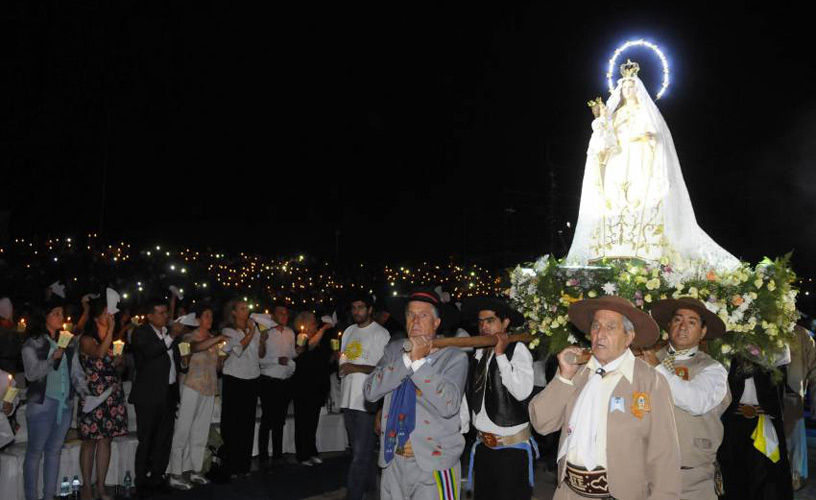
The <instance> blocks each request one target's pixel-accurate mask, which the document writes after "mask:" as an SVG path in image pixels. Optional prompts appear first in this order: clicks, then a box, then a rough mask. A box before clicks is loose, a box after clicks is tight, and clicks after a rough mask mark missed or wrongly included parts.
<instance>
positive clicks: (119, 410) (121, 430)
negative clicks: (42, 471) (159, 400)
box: [77, 301, 128, 500]
mask: <svg viewBox="0 0 816 500" xmlns="http://www.w3.org/2000/svg"><path fill="white" fill-rule="evenodd" d="M91 317H92V318H93V320H92V321H89V322H88V325H87V326H86V327H85V332H84V333H83V335H82V337H81V338H80V355H79V361H80V364H81V365H82V369H83V370H84V371H85V377H86V379H87V381H88V389H89V391H90V394H89V395H88V396H83V397H81V398H80V400H79V408H78V410H77V426H78V427H79V436H80V438H82V447H81V448H80V455H79V457H80V458H79V466H80V469H81V471H82V481H83V482H82V498H83V499H86V498H101V499H102V500H113V499H112V497H110V496H109V495H107V494H106V492H105V477H106V476H107V475H108V466H109V465H110V455H111V440H112V439H113V438H114V437H116V436H122V435H125V434H127V432H128V420H127V406H126V405H125V393H124V391H123V390H122V383H121V380H120V377H121V371H122V368H123V366H124V365H123V363H122V356H121V355H119V356H114V355H113V348H112V344H113V332H114V329H115V327H116V323H115V321H114V319H113V316H112V315H111V314H109V313H108V310H107V308H106V307H105V305H104V304H103V303H102V301H96V302H95V303H93V304H92V305H91ZM94 455H95V456H96V493H97V494H96V495H94V494H93V488H92V484H91V475H92V470H93V464H94Z"/></svg>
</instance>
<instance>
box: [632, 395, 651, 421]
mask: <svg viewBox="0 0 816 500" xmlns="http://www.w3.org/2000/svg"><path fill="white" fill-rule="evenodd" d="M650 411H652V403H651V401H650V400H649V393H647V392H635V393H632V414H633V415H634V416H636V417H637V418H643V414H644V413H645V412H650Z"/></svg>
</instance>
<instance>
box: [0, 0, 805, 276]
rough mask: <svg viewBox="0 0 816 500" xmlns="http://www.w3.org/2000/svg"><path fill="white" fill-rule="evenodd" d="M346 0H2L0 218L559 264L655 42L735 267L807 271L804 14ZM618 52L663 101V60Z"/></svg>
mask: <svg viewBox="0 0 816 500" xmlns="http://www.w3.org/2000/svg"><path fill="white" fill-rule="evenodd" d="M277 3H283V2H277ZM352 3H353V2H352ZM261 4H264V5H263V6H262V5H261ZM339 4H340V3H339V2H336V3H334V5H332V6H329V5H321V4H319V3H312V2H289V3H286V5H281V6H272V5H275V3H272V2H213V1H208V0H204V1H200V0H198V1H194V2H182V1H179V2H143V1H138V2H137V1H121V2H120V1H99V2H94V1H76V2H73V1H72V2H32V1H30V0H29V1H21V2H10V3H9V4H8V5H4V9H3V17H4V21H3V26H2V31H3V33H4V36H3V39H4V43H3V45H4V47H3V49H2V50H3V57H2V61H3V65H2V81H3V84H2V85H3V87H4V89H5V90H4V91H3V96H4V100H5V105H4V106H3V112H2V116H1V117H0V122H2V130H0V132H2V134H1V135H0V153H1V154H2V156H0V162H2V163H1V164H0V186H2V196H0V228H2V226H4V225H5V228H2V229H4V230H5V231H6V232H7V233H8V234H10V235H11V236H12V237H14V236H18V235H20V236H28V235H41V236H45V235H50V236H66V235H70V234H81V233H86V232H89V231H94V232H99V230H100V225H101V232H102V234H103V238H105V239H113V238H120V237H126V238H128V239H130V240H132V241H136V242H141V243H145V244H150V243H155V242H167V243H174V244H186V243H189V244H194V245H197V246H198V247H201V248H205V247H210V248H212V249H215V250H227V251H234V250H248V251H258V252H268V253H273V254H279V253H300V252H307V253H310V254H313V255H317V256H320V257H325V258H329V259H333V258H334V259H337V258H339V260H340V261H341V262H352V261H358V260H367V261H371V260H377V261H389V262H400V261H405V262H409V261H418V260H423V259H446V258H448V257H450V256H453V257H454V258H457V259H464V260H471V261H472V260H477V261H482V262H485V263H486V264H488V265H491V266H496V267H498V266H509V265H512V264H514V263H516V262H520V261H522V260H528V259H531V258H533V257H535V256H537V255H541V254H544V253H548V252H554V253H556V254H559V255H563V254H564V253H566V250H567V248H568V245H569V242H570V240H571V233H570V232H569V229H568V228H567V227H566V223H567V222H573V223H574V222H575V220H576V218H577V211H578V202H579V196H580V187H581V178H582V176H583V166H584V161H585V152H586V147H587V141H588V139H589V135H590V132H591V130H590V122H591V119H592V116H591V114H590V112H589V110H588V109H587V107H586V104H585V103H586V101H587V100H588V99H590V98H593V97H594V96H597V95H601V93H603V95H606V93H605V88H606V83H605V79H604V73H605V66H606V61H607V59H608V58H609V56H610V54H611V53H612V52H613V50H614V48H615V47H616V46H617V45H619V44H620V43H622V42H624V41H625V40H627V39H634V38H641V37H642V38H646V39H648V40H650V41H653V42H654V43H657V44H658V45H660V46H661V47H662V48H663V49H664V50H665V52H666V54H667V56H668V57H669V60H670V64H671V68H672V72H673V77H672V84H671V87H670V88H669V90H668V92H667V94H666V96H665V97H664V98H663V99H662V100H661V101H659V102H658V106H659V107H660V109H661V112H662V113H663V115H664V117H665V119H666V121H667V123H668V125H669V127H670V129H671V131H672V134H673V137H674V141H675V145H676V147H677V151H678V154H679V157H680V162H681V165H682V168H683V174H684V176H685V179H686V183H687V186H688V189H689V192H690V194H691V198H692V203H693V204H694V207H695V211H696V215H697V219H698V222H699V224H700V225H701V226H702V227H703V229H705V230H706V231H707V232H708V233H709V234H710V235H711V236H712V237H713V238H714V240H715V241H717V242H718V243H720V244H721V245H722V246H724V247H725V248H726V249H728V250H729V251H731V252H732V253H734V254H735V255H737V256H739V257H741V258H744V259H747V260H750V261H757V260H758V259H760V258H762V257H763V256H765V255H771V256H775V255H782V254H784V253H786V252H788V251H790V250H795V254H794V264H795V267H796V269H797V270H798V271H799V273H800V274H803V275H812V274H814V273H816V266H815V265H814V263H813V262H811V259H810V255H811V251H810V249H811V247H812V246H813V245H814V243H816V233H814V231H813V223H812V214H813V213H814V205H815V204H816V200H815V199H814V197H813V193H814V188H816V169H814V166H816V165H814V164H816V141H814V138H816V93H814V90H816V58H814V56H813V55H812V50H813V48H812V46H813V44H812V33H813V30H814V27H813V22H812V20H811V19H810V18H808V17H807V16H805V15H803V13H802V12H796V11H785V12H779V11H773V10H770V9H768V10H765V11H755V10H750V9H747V8H745V7H741V6H733V5H732V6H728V7H727V8H726V7H714V5H715V2H708V3H701V4H696V5H695V4H693V3H689V2H682V3H678V5H677V6H676V7H667V6H665V5H663V3H662V2H651V3H638V4H631V3H623V2H615V3H604V4H598V5H597V6H592V5H590V4H587V3H577V2H573V3H569V2H553V3H547V2H526V3H519V4H515V3H511V2H493V4H494V5H493V6H491V7H482V6H476V5H473V4H472V3H470V2H468V3H461V4H446V5H445V6H438V5H437V6H432V4H430V3H429V4H428V5H418V4H415V3H410V2H409V3H406V2H380V3H378V4H374V3H372V4H370V5H346V4H350V3H349V2H343V5H339ZM569 4H573V6H570V5H569ZM712 7H714V8H715V9H718V10H711V8H712ZM627 56H629V57H631V58H632V59H635V60H637V61H638V62H639V63H640V65H641V68H642V72H641V76H642V78H643V80H644V82H645V83H646V85H647V87H648V88H649V89H650V90H652V91H654V89H655V87H656V84H657V82H658V78H659V72H660V68H659V65H658V60H657V59H656V58H655V57H654V56H653V55H651V54H650V53H647V52H636V51H632V52H631V53H627ZM3 212H5V222H3V221H4V216H3Z"/></svg>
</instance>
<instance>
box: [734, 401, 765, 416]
mask: <svg viewBox="0 0 816 500" xmlns="http://www.w3.org/2000/svg"><path fill="white" fill-rule="evenodd" d="M735 413H736V414H737V415H741V416H743V417H745V418H756V417H757V415H764V414H765V410H763V409H762V407H761V406H754V405H743V404H741V405H738V406H737V411H736V412H735Z"/></svg>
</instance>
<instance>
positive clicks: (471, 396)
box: [462, 296, 535, 500]
mask: <svg viewBox="0 0 816 500" xmlns="http://www.w3.org/2000/svg"><path fill="white" fill-rule="evenodd" d="M462 315H463V316H464V317H465V319H466V320H467V321H468V323H473V324H476V325H478V327H479V335H490V336H493V337H495V338H496V345H495V347H493V348H487V349H478V350H477V351H476V354H475V355H474V358H473V360H472V361H471V366H470V374H469V376H468V387H467V399H468V407H469V408H470V410H471V412H470V418H471V422H472V423H473V426H474V427H475V428H476V430H477V431H478V441H477V442H476V443H475V444H474V446H473V448H472V449H471V453H470V460H469V464H470V466H469V469H470V470H469V473H470V477H471V478H472V479H475V488H474V499H475V500H516V499H524V500H529V498H530V496H531V495H532V488H533V474H532V471H533V467H532V463H533V450H534V447H535V441H534V440H533V439H532V434H531V432H530V416H529V413H528V411H527V406H528V402H529V401H528V400H529V398H530V394H531V393H532V392H533V356H532V354H530V351H529V350H528V349H527V346H525V345H524V344H523V343H521V342H514V343H509V342H508V336H507V330H508V328H510V327H511V326H520V325H521V324H522V323H524V317H523V316H522V315H521V314H520V313H518V312H516V311H515V310H513V309H512V308H511V307H510V306H509V305H508V304H507V301H506V300H504V299H502V298H498V297H487V296H482V297H473V298H467V299H464V300H463V301H462Z"/></svg>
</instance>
